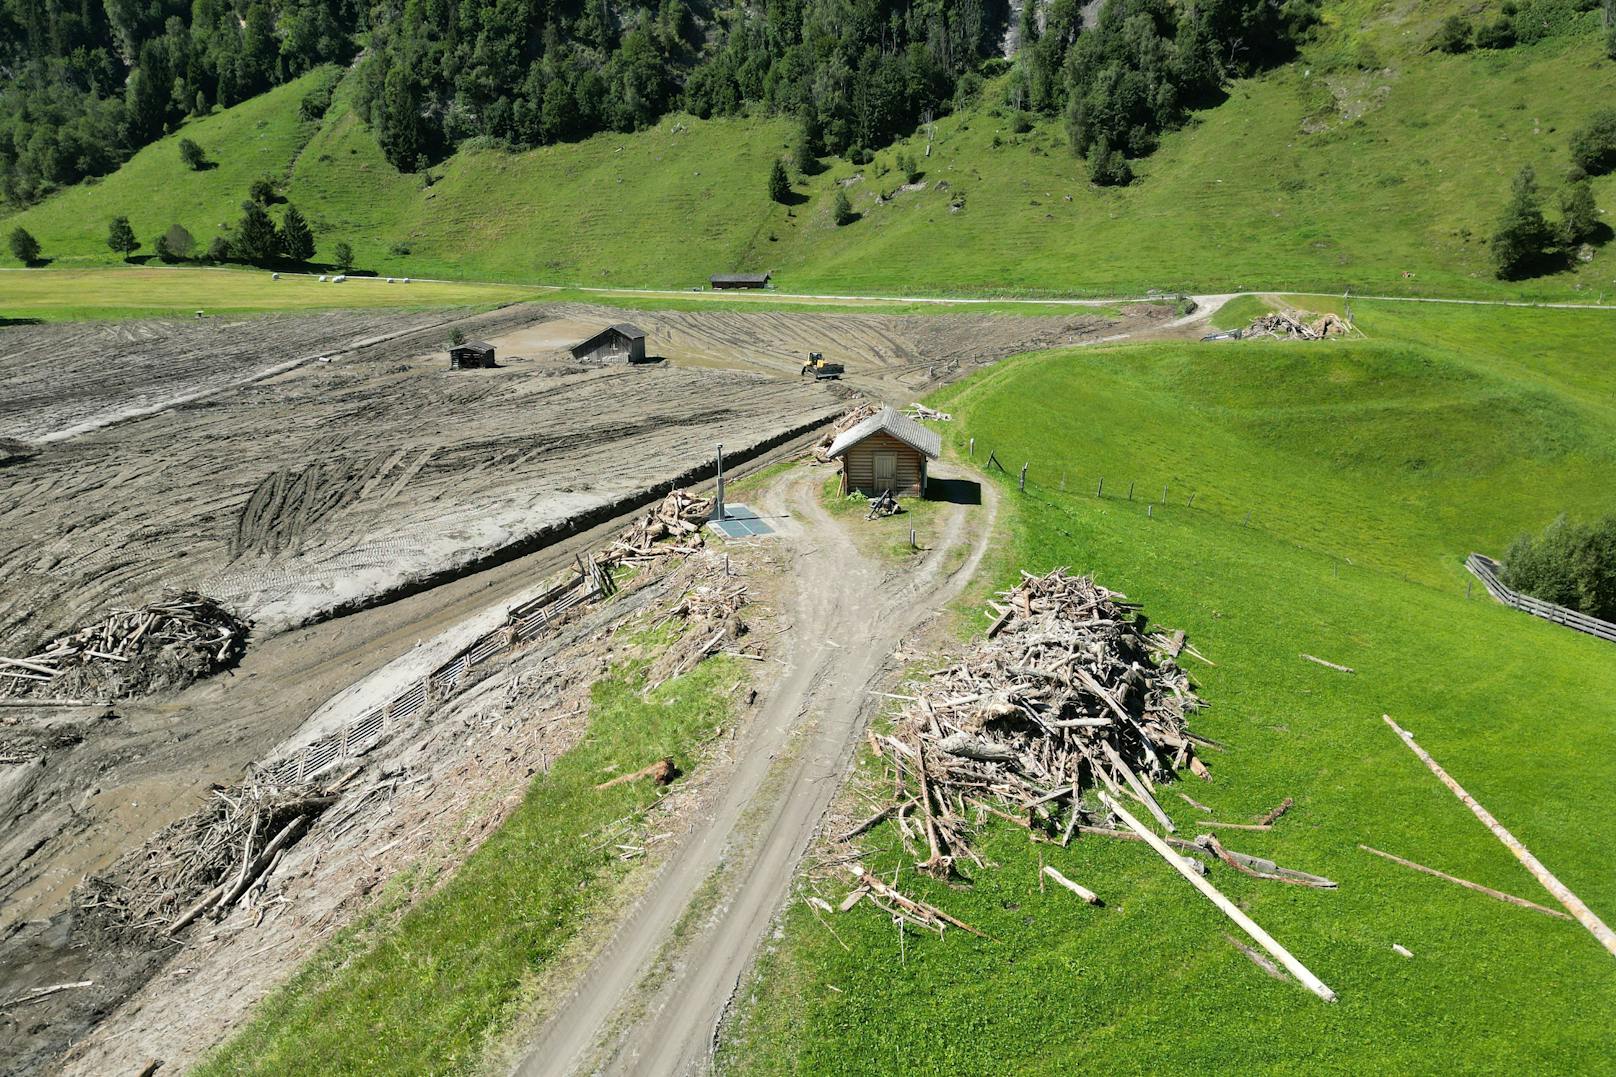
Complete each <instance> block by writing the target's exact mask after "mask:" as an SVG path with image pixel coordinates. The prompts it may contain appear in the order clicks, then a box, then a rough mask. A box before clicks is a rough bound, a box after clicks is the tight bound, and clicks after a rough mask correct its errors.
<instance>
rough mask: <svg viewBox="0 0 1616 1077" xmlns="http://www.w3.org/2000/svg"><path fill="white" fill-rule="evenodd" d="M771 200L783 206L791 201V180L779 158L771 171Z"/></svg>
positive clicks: (775, 160)
mask: <svg viewBox="0 0 1616 1077" xmlns="http://www.w3.org/2000/svg"><path fill="white" fill-rule="evenodd" d="M769 199H770V200H771V201H774V202H779V203H781V204H784V203H786V202H788V201H790V199H791V180H790V178H789V177H787V175H786V166H785V165H784V164H782V163H781V161H780V159H779V158H778V157H776V158H775V159H774V165H773V166H772V167H771V168H770V169H769Z"/></svg>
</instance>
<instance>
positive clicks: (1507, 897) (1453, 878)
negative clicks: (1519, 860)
mask: <svg viewBox="0 0 1616 1077" xmlns="http://www.w3.org/2000/svg"><path fill="white" fill-rule="evenodd" d="M1358 848H1360V849H1362V850H1363V851H1364V852H1366V853H1374V854H1375V855H1376V856H1380V857H1385V858H1386V859H1387V860H1390V861H1391V862H1392V863H1394V864H1401V865H1403V866H1404V867H1405V868H1413V869H1414V870H1415V871H1421V872H1424V873H1425V874H1427V875H1434V876H1435V877H1436V878H1438V879H1441V880H1443V881H1444V882H1450V883H1453V884H1454V885H1455V886H1462V887H1464V888H1465V889H1466V890H1474V891H1475V892H1476V893H1478V894H1486V895H1487V896H1488V897H1490V898H1496V899H1497V900H1499V901H1505V902H1508V903H1509V904H1511V905H1519V906H1520V907H1521V908H1523V909H1532V910H1534V911H1536V912H1540V913H1542V914H1543V915H1545V916H1554V917H1558V918H1559V919H1561V920H1570V919H1571V918H1572V917H1571V915H1570V914H1569V913H1565V912H1561V911H1560V910H1559V909H1551V908H1549V907H1548V906H1547V905H1539V904H1538V903H1537V902H1535V901H1527V900H1526V899H1525V898H1523V897H1516V896H1515V895H1514V894H1506V893H1504V892H1503V891H1502V890H1494V889H1493V888H1492V887H1490V886H1483V885H1481V884H1480V883H1473V882H1471V881H1470V880H1469V879H1461V878H1459V877H1458V876H1457V875H1449V874H1448V873H1447V872H1445V871H1438V870H1437V869H1435V868H1428V867H1426V866H1425V865H1424V864H1416V863H1414V861H1412V860H1404V859H1403V858H1402V857H1400V856H1394V855H1392V854H1391V853H1388V852H1385V851H1383V850H1380V849H1376V848H1374V847H1373V846H1369V845H1364V844H1363V843H1361V842H1360V843H1359V845H1358Z"/></svg>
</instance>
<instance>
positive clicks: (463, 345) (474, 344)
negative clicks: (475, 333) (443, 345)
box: [449, 340, 494, 352]
mask: <svg viewBox="0 0 1616 1077" xmlns="http://www.w3.org/2000/svg"><path fill="white" fill-rule="evenodd" d="M461 349H465V350H467V351H474V352H491V351H493V350H494V346H493V345H492V344H490V343H488V342H487V341H486V340H466V341H462V342H460V343H459V344H456V345H455V346H454V347H452V348H450V349H449V350H450V351H452V352H457V351H460V350H461Z"/></svg>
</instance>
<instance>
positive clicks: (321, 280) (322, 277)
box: [320, 273, 326, 284]
mask: <svg viewBox="0 0 1616 1077" xmlns="http://www.w3.org/2000/svg"><path fill="white" fill-rule="evenodd" d="M325 281H326V276H325V274H324V273H321V274H320V283H321V284H324V283H325Z"/></svg>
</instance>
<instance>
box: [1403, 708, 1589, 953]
mask: <svg viewBox="0 0 1616 1077" xmlns="http://www.w3.org/2000/svg"><path fill="white" fill-rule="evenodd" d="M1381 717H1382V718H1383V719H1385V721H1386V724H1387V725H1389V726H1391V727H1392V730H1393V731H1394V732H1396V734H1397V735H1398V737H1399V738H1400V739H1401V740H1402V741H1403V743H1404V744H1406V745H1408V750H1409V751H1411V752H1413V753H1414V754H1415V755H1416V756H1418V757H1419V759H1420V762H1422V763H1424V764H1425V765H1426V767H1428V768H1429V769H1430V771H1431V773H1432V774H1435V775H1436V776H1437V778H1438V780H1440V781H1441V782H1442V784H1443V785H1445V786H1447V787H1448V790H1449V791H1450V792H1451V793H1453V795H1454V796H1456V797H1458V798H1459V801H1460V802H1461V803H1462V804H1464V806H1465V807H1467V808H1469V809H1470V811H1471V813H1472V814H1473V815H1475V817H1476V818H1477V819H1480V820H1481V822H1482V825H1484V826H1485V827H1486V828H1487V829H1488V830H1491V831H1492V832H1493V836H1494V837H1496V838H1497V839H1498V840H1499V841H1501V842H1503V843H1504V848H1506V849H1508V850H1509V851H1510V852H1512V853H1514V854H1515V859H1517V860H1519V861H1520V862H1521V863H1522V864H1524V865H1526V870H1527V871H1530V872H1531V873H1532V877H1533V878H1535V879H1536V880H1537V881H1538V882H1540V883H1542V884H1543V888H1544V889H1545V890H1547V891H1548V892H1549V893H1551V894H1553V895H1554V897H1555V900H1557V901H1559V902H1560V904H1561V905H1564V906H1565V909H1566V911H1567V912H1569V913H1570V914H1571V915H1572V916H1574V917H1576V918H1577V922H1578V923H1580V924H1581V925H1582V926H1583V927H1585V928H1587V929H1588V931H1589V933H1590V934H1591V935H1593V937H1594V938H1596V939H1598V940H1599V943H1600V945H1601V946H1603V947H1604V948H1605V949H1606V950H1608V951H1609V952H1610V953H1611V955H1612V956H1616V932H1613V931H1611V929H1610V928H1609V927H1607V926H1606V924H1605V922H1604V921H1603V920H1601V919H1600V918H1599V917H1598V916H1596V915H1595V914H1594V911H1593V910H1592V909H1590V908H1589V907H1588V906H1587V905H1586V904H1585V903H1584V902H1583V900H1582V899H1581V898H1579V897H1578V896H1577V895H1576V894H1574V893H1572V891H1571V888H1570V887H1568V886H1566V884H1565V883H1562V882H1561V881H1560V880H1559V879H1557V878H1555V876H1554V873H1553V872H1551V871H1550V870H1549V869H1548V868H1546V867H1544V866H1543V864H1542V862H1541V861H1539V860H1538V858H1537V857H1535V856H1533V855H1532V851H1531V850H1530V849H1528V848H1527V847H1526V846H1524V845H1522V844H1521V843H1520V842H1519V841H1518V840H1516V838H1515V835H1513V834H1511V833H1510V832H1509V831H1508V830H1506V829H1504V824H1502V823H1500V822H1499V821H1498V820H1497V819H1495V818H1493V815H1492V813H1491V812H1489V811H1488V810H1487V809H1486V808H1484V807H1482V806H1481V804H1480V803H1479V802H1478V801H1477V800H1476V798H1475V797H1473V796H1471V795H1470V794H1469V793H1467V792H1465V791H1464V787H1463V786H1461V785H1460V784H1459V783H1458V782H1456V781H1454V780H1453V779H1452V778H1451V777H1449V776H1448V772H1447V771H1445V770H1443V769H1442V767H1441V765H1440V764H1439V763H1437V761H1436V760H1435V759H1432V758H1431V754H1430V753H1429V752H1427V751H1426V750H1425V749H1424V748H1421V747H1420V746H1419V745H1418V744H1417V743H1415V740H1414V734H1412V733H1410V732H1408V730H1406V729H1404V728H1403V727H1402V726H1400V725H1398V724H1397V723H1396V722H1394V721H1392V716H1391V715H1389V714H1383V715H1381Z"/></svg>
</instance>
